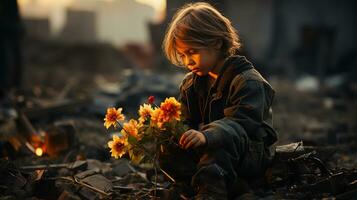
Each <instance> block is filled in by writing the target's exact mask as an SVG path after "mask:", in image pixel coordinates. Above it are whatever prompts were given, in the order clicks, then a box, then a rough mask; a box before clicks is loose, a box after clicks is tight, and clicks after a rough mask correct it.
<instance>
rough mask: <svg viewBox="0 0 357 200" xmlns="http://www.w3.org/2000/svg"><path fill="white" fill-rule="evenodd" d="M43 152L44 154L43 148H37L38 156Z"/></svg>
mask: <svg viewBox="0 0 357 200" xmlns="http://www.w3.org/2000/svg"><path fill="white" fill-rule="evenodd" d="M42 154H43V151H42V149H41V148H36V155H37V156H42Z"/></svg>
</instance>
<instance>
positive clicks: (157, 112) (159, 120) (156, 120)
mask: <svg viewBox="0 0 357 200" xmlns="http://www.w3.org/2000/svg"><path fill="white" fill-rule="evenodd" d="M163 113H164V112H163V111H162V110H161V109H160V108H155V109H154V110H153V112H152V115H151V122H152V123H153V124H155V125H157V126H158V127H159V128H162V126H163V125H164V121H163Z"/></svg>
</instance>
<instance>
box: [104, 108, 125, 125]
mask: <svg viewBox="0 0 357 200" xmlns="http://www.w3.org/2000/svg"><path fill="white" fill-rule="evenodd" d="M122 110H123V109H122V108H118V110H116V109H115V108H108V109H107V114H106V115H105V118H104V126H105V127H106V128H107V129H108V128H109V127H110V126H112V125H113V126H114V128H116V126H117V122H118V121H119V120H124V119H125V116H124V115H123V114H122V113H121V111H122Z"/></svg>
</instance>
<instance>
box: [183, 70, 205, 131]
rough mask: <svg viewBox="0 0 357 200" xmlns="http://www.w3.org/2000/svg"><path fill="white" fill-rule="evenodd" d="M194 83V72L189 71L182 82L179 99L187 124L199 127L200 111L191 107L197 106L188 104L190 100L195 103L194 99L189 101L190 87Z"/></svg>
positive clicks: (195, 127)
mask: <svg viewBox="0 0 357 200" xmlns="http://www.w3.org/2000/svg"><path fill="white" fill-rule="evenodd" d="M192 84H193V83H192V74H190V73H189V74H187V75H186V76H185V78H184V79H183V81H182V83H181V84H180V94H179V97H178V101H179V102H180V103H181V112H182V116H183V117H184V118H185V122H186V123H187V125H188V126H189V127H190V128H192V129H198V124H199V122H198V120H199V119H200V118H199V116H197V115H198V114H199V113H198V111H197V110H194V111H192V110H190V107H191V109H194V108H195V106H192V105H191V106H190V105H188V104H189V103H190V102H191V103H194V101H192V100H191V101H189V100H188V97H187V95H188V94H187V93H188V92H190V91H189V89H188V88H189V87H191V86H192Z"/></svg>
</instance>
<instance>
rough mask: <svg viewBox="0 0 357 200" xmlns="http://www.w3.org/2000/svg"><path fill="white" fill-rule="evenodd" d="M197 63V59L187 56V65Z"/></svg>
mask: <svg viewBox="0 0 357 200" xmlns="http://www.w3.org/2000/svg"><path fill="white" fill-rule="evenodd" d="M194 64H195V61H194V60H193V59H192V58H190V57H187V58H186V66H193V65H194Z"/></svg>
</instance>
